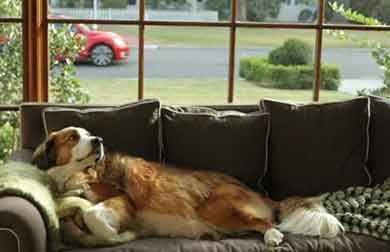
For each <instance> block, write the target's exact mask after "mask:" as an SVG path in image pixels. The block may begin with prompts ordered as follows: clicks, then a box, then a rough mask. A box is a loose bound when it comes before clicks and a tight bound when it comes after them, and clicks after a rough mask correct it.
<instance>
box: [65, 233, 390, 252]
mask: <svg viewBox="0 0 390 252" xmlns="http://www.w3.org/2000/svg"><path fill="white" fill-rule="evenodd" d="M256 236H259V237H256ZM389 249H390V243H389V242H386V241H383V240H377V239H374V238H371V237H368V236H362V235H354V234H348V235H340V236H338V237H336V238H333V239H319V238H317V237H313V238H312V237H303V236H300V235H290V234H287V235H285V238H284V242H283V243H282V244H281V245H280V246H279V247H277V249H275V250H269V249H268V250H267V249H266V247H265V245H264V243H263V238H262V236H260V235H258V234H255V235H253V236H252V238H251V237H247V238H231V239H224V240H221V241H205V240H201V241H195V240H187V239H164V238H148V239H141V240H135V241H132V242H129V243H126V244H123V245H120V246H116V247H109V248H108V247H107V248H93V249H72V250H67V252H92V251H93V252H135V251H136V252H162V251H175V252H215V251H220V252H225V251H231V252H246V251H251V252H263V251H280V252H314V251H315V252H372V251H375V252H385V251H389Z"/></svg>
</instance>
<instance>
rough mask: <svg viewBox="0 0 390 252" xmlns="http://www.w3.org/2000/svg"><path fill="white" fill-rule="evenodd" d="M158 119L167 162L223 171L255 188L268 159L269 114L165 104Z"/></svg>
mask: <svg viewBox="0 0 390 252" xmlns="http://www.w3.org/2000/svg"><path fill="white" fill-rule="evenodd" d="M161 119H162V126H163V127H162V129H163V134H162V135H163V151H164V159H165V161H166V162H167V163H170V164H175V165H179V166H184V167H190V168H199V169H208V170H214V171H218V172H222V173H225V174H228V175H231V176H233V177H236V178H237V179H239V180H240V181H242V182H244V183H246V184H247V185H248V186H250V187H252V188H253V189H257V182H258V180H259V179H261V178H262V177H263V175H264V173H265V168H266V162H267V145H268V144H267V139H268V134H269V133H268V132H269V115H268V114H265V113H260V112H253V113H248V114H245V113H241V112H238V111H220V112H218V111H216V110H213V109H211V108H201V107H176V108H174V107H166V108H162V110H161Z"/></svg>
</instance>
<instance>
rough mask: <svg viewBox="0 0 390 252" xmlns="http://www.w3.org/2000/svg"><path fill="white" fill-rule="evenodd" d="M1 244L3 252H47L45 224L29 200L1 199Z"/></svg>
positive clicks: (16, 198)
mask: <svg viewBox="0 0 390 252" xmlns="http://www.w3.org/2000/svg"><path fill="white" fill-rule="evenodd" d="M0 244H1V249H2V251H3V250H4V251H9V252H14V251H15V252H44V251H46V244H47V234H46V228H45V223H44V221H43V219H42V216H41V214H40V213H39V211H38V209H37V208H36V207H35V206H34V205H33V204H32V203H30V202H29V201H28V200H26V199H23V198H19V197H13V196H12V197H2V198H0Z"/></svg>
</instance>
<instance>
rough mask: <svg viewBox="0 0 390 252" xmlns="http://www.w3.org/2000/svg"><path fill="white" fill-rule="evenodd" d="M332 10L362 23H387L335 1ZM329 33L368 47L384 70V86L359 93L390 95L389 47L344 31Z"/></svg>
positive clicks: (350, 19) (382, 24)
mask: <svg viewBox="0 0 390 252" xmlns="http://www.w3.org/2000/svg"><path fill="white" fill-rule="evenodd" d="M330 7H331V8H332V10H333V11H334V12H336V13H338V14H340V15H342V16H344V17H345V18H346V19H347V20H349V21H352V22H355V23H359V24H364V25H376V26H378V25H379V26H388V24H385V23H382V22H381V21H379V20H378V19H376V18H373V17H367V16H365V15H363V14H361V13H360V12H358V11H356V10H352V9H350V8H348V9H347V8H345V7H344V5H343V4H338V3H337V2H333V3H331V4H330ZM330 34H332V35H333V36H335V37H337V38H339V39H342V40H350V41H353V42H356V43H359V44H360V45H361V46H362V47H368V48H370V49H371V56H372V57H373V59H374V60H375V62H376V63H377V64H378V66H379V67H380V68H381V69H382V70H384V76H383V84H384V86H383V87H381V88H378V89H374V90H361V91H360V94H367V93H371V94H375V95H380V96H386V97H389V96H390V48H388V47H387V46H386V45H385V44H383V43H382V42H380V41H375V40H371V39H368V38H367V39H365V38H355V37H353V36H350V34H348V33H345V32H344V31H330Z"/></svg>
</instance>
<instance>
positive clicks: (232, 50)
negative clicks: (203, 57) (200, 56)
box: [228, 0, 237, 103]
mask: <svg viewBox="0 0 390 252" xmlns="http://www.w3.org/2000/svg"><path fill="white" fill-rule="evenodd" d="M231 12H232V15H231V20H230V42H229V48H230V50H229V86H228V103H232V102H233V101H234V71H235V62H236V55H235V54H236V20H237V0H232V1H231Z"/></svg>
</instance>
